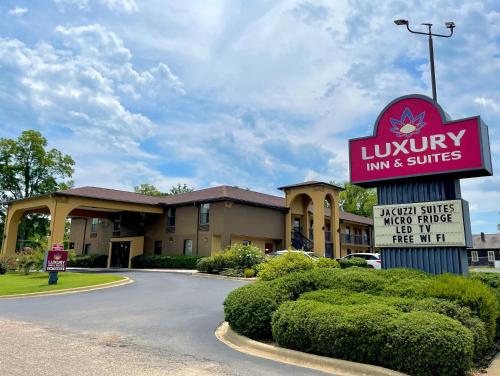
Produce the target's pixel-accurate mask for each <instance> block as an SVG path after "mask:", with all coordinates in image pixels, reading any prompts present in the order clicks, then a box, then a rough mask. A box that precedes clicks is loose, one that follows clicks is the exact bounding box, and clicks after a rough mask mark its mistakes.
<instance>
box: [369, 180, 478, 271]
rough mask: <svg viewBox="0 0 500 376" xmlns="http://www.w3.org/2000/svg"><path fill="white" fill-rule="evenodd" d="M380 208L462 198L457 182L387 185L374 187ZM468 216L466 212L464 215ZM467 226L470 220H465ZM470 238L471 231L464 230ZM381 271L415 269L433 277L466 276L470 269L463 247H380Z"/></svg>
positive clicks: (417, 182)
mask: <svg viewBox="0 0 500 376" xmlns="http://www.w3.org/2000/svg"><path fill="white" fill-rule="evenodd" d="M377 196H378V204H379V205H395V204H411V203H415V202H423V201H443V200H456V199H460V198H461V191H460V181H459V180H458V179H429V180H421V179H420V180H418V181H416V180H413V181H404V182H397V183H394V182H393V183H389V184H385V185H380V186H378V187H377ZM464 215H467V216H468V213H464ZM464 219H465V221H464V223H466V227H467V224H470V221H469V218H464ZM465 231H466V234H468V236H470V228H466V229H465ZM381 250H382V251H381V256H382V268H383V269H389V268H414V269H420V270H423V271H425V272H428V273H432V274H441V273H454V274H462V275H465V274H467V273H468V270H469V267H468V263H467V248H465V247H422V248H409V247H406V248H382V249H381Z"/></svg>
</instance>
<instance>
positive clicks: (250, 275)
mask: <svg viewBox="0 0 500 376" xmlns="http://www.w3.org/2000/svg"><path fill="white" fill-rule="evenodd" d="M255 273H256V272H255V269H249V268H246V269H245V270H243V274H244V275H245V278H253V277H255Z"/></svg>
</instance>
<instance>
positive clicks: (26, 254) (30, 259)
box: [17, 249, 44, 274]
mask: <svg viewBox="0 0 500 376" xmlns="http://www.w3.org/2000/svg"><path fill="white" fill-rule="evenodd" d="M43 260H44V252H43V251H42V250H41V249H39V250H29V251H22V252H20V253H19V254H18V255H17V268H18V270H19V271H22V272H23V273H24V274H29V272H30V271H31V270H34V271H36V272H38V271H39V270H40V269H42V268H43Z"/></svg>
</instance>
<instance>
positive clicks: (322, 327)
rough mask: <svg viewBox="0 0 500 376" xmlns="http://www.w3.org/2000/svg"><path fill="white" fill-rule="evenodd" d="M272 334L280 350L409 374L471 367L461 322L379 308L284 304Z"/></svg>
mask: <svg viewBox="0 0 500 376" xmlns="http://www.w3.org/2000/svg"><path fill="white" fill-rule="evenodd" d="M272 333H273V337H274V339H275V340H276V342H277V343H278V344H279V345H281V346H283V347H287V348H292V349H296V350H301V351H307V352H311V353H314V354H318V355H326V356H331V357H336V358H341V359H345V360H351V361H356V362H364V363H371V364H379V365H382V366H389V367H390V368H392V369H397V370H401V371H404V372H409V373H410V374H412V375H461V374H464V373H465V372H466V371H467V370H468V369H469V368H470V367H471V365H472V348H473V342H472V334H471V332H470V330H468V329H466V328H464V327H463V326H462V325H461V324H460V323H458V322H456V321H455V320H453V319H450V318H448V317H445V316H443V315H440V314H436V313H430V312H425V313H424V312H411V313H402V312H398V311H397V310H395V309H394V308H392V307H389V306H386V305H384V304H377V303H371V304H362V305H353V306H343V307H340V306H335V305H331V304H325V303H320V302H315V301H307V300H299V301H296V302H286V303H284V304H282V305H281V306H280V307H279V308H278V310H277V311H276V312H275V313H274V315H273V318H272Z"/></svg>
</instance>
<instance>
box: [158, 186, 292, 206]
mask: <svg viewBox="0 0 500 376" xmlns="http://www.w3.org/2000/svg"><path fill="white" fill-rule="evenodd" d="M161 199H162V203H164V204H167V205H182V204H190V203H195V202H210V201H223V200H231V201H238V202H242V203H247V204H254V205H259V206H266V207H271V208H276V209H282V210H284V209H286V208H285V199H284V198H283V197H278V196H272V195H268V194H265V193H260V192H255V191H251V190H248V189H242V188H238V187H231V186H228V185H221V186H218V187H213V188H206V189H200V190H198V191H193V192H187V193H182V194H180V195H175V196H164V197H161Z"/></svg>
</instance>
